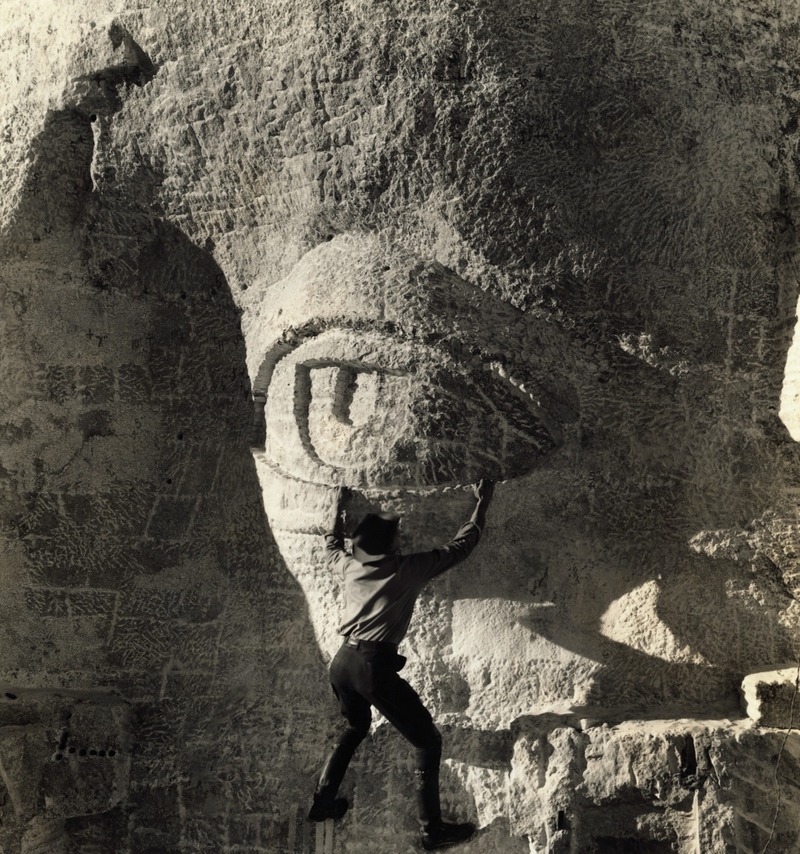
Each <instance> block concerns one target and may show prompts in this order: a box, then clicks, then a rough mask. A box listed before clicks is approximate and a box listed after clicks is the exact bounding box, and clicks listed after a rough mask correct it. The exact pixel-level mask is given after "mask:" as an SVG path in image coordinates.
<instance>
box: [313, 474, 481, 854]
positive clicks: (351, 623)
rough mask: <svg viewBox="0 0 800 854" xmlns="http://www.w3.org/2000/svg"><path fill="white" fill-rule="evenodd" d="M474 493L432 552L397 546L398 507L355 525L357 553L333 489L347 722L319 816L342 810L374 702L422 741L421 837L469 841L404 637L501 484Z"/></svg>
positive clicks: (325, 780)
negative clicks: (418, 605)
mask: <svg viewBox="0 0 800 854" xmlns="http://www.w3.org/2000/svg"><path fill="white" fill-rule="evenodd" d="M473 492H474V494H475V498H476V499H477V504H476V506H475V510H474V511H473V513H472V517H471V518H470V520H469V521H468V522H467V523H466V524H465V525H463V526H462V527H461V528H460V529H459V531H458V533H457V534H456V535H455V537H454V538H453V539H452V540H451V541H450V542H449V543H447V544H446V545H443V546H440V547H439V548H437V549H433V550H432V551H429V552H421V553H419V554H412V555H402V554H401V553H400V552H399V551H398V542H397V541H398V523H399V521H400V517H399V516H397V515H394V514H391V513H378V514H373V513H370V514H369V515H367V516H366V517H365V518H364V519H363V520H362V521H361V522H360V523H359V525H358V527H357V528H356V530H355V532H354V533H353V541H352V542H353V554H352V555H350V554H348V553H347V552H346V551H345V549H344V530H343V518H342V511H343V509H344V507H345V505H346V503H347V500H348V498H349V491H348V490H346V489H343V488H340V489H339V490H337V493H336V510H335V512H336V517H335V520H334V523H333V526H332V531H331V532H330V533H328V534H326V536H325V541H326V548H327V552H328V560H329V563H330V564H331V566H332V567H333V568H335V569H336V570H337V571H338V573H339V574H340V576H341V578H342V579H343V581H344V614H343V622H342V625H341V628H340V630H339V631H340V634H343V635H344V636H345V642H344V644H343V645H342V647H341V648H340V649H339V652H338V653H337V654H336V656H335V658H334V659H333V661H332V662H331V668H330V679H331V685H332V686H333V692H334V694H335V695H336V698H337V699H338V701H339V705H340V708H341V712H342V715H343V716H344V718H345V720H346V721H347V728H346V729H345V731H344V733H343V734H342V736H341V738H340V739H339V742H338V744H337V745H336V747H335V748H334V750H333V753H331V755H330V756H329V758H328V761H327V762H326V763H325V767H324V768H323V770H322V773H321V775H320V780H319V784H318V785H317V790H316V792H315V794H314V804H313V806H312V807H311V811H310V812H309V816H308V817H309V819H311V820H312V821H325V819H328V818H333V819H338V818H341V817H342V816H343V815H344V814H345V812H346V811H347V807H348V804H347V801H346V800H345V799H344V798H337V797H336V793H337V792H338V790H339V785H340V784H341V782H342V778H343V777H344V774H345V771H346V770H347V766H348V764H349V762H350V759H351V758H352V756H353V753H354V752H355V750H356V748H357V747H358V745H359V744H361V742H362V741H363V740H364V738H365V737H366V735H367V733H368V732H369V726H370V722H371V719H372V716H371V712H370V707H371V706H374V707H375V708H376V709H377V710H378V711H379V712H380V713H381V714H382V715H383V716H384V717H385V718H386V719H387V720H388V721H389V722H390V723H391V724H393V725H394V726H395V727H396V728H397V729H398V730H399V732H400V733H402V735H404V736H405V737H406V738H407V739H408V740H409V741H410V742H411V744H413V745H414V747H415V748H416V772H415V773H416V776H417V811H418V815H419V821H420V828H421V840H422V847H423V848H424V849H425V850H427V851H431V850H433V849H434V848H440V847H442V846H445V845H452V844H454V843H456V842H463V841H464V840H466V839H469V837H470V836H472V834H473V833H474V832H475V825H474V824H471V823H469V822H467V823H464V824H449V823H446V822H444V821H442V818H441V810H440V807H439V762H440V759H441V755H442V738H441V735H440V734H439V731H438V730H437V729H436V727H435V726H434V723H433V718H432V717H431V714H430V712H429V711H428V710H427V709H426V708H425V706H424V705H423V704H422V701H421V700H420V698H419V696H418V695H417V693H416V691H414V689H413V688H412V687H411V686H410V685H409V684H408V682H406V681H405V680H404V679H401V678H400V676H399V675H398V671H399V670H401V669H402V667H403V665H404V664H405V661H406V660H405V658H404V657H403V656H401V655H398V653H397V647H398V644H399V643H400V641H402V639H403V637H404V636H405V634H406V631H407V630H408V625H409V623H410V622H411V615H412V613H413V610H414V604H415V602H416V600H417V597H418V596H419V593H420V591H421V589H422V588H423V586H424V585H425V584H426V583H427V582H428V581H430V579H432V578H434V577H436V576H437V575H440V574H441V573H443V572H445V571H446V570H448V569H450V568H451V567H452V566H455V565H456V564H457V563H460V562H461V561H462V560H464V559H465V558H466V557H467V556H468V555H469V554H470V552H471V551H472V550H473V549H474V548H475V546H476V545H477V543H478V540H479V539H480V536H481V532H482V530H483V527H484V524H485V520H486V510H487V508H488V506H489V502H490V501H491V499H492V495H493V493H494V484H493V483H492V481H489V480H482V481H481V482H480V483H478V484H476V485H474V486H473Z"/></svg>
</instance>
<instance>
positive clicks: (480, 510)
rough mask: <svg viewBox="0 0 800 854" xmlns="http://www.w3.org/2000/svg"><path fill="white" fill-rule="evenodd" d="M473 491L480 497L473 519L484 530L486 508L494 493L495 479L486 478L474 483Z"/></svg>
mask: <svg viewBox="0 0 800 854" xmlns="http://www.w3.org/2000/svg"><path fill="white" fill-rule="evenodd" d="M472 493H473V495H474V496H475V497H476V498H477V499H478V503H477V504H476V505H475V510H474V511H473V512H472V521H473V522H474V523H475V524H476V525H477V526H478V527H479V528H480V529H481V531H483V528H484V526H485V525H486V509H487V508H488V507H489V502H490V501H491V500H492V496H493V495H494V481H493V480H487V479H486V478H484V479H483V480H481V481H479V482H478V483H473V484H472Z"/></svg>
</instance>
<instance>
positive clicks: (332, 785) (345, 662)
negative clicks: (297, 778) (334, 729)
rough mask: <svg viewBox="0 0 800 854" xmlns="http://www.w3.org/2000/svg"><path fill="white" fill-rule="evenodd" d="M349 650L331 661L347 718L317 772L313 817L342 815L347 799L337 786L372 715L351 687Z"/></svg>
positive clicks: (333, 684) (333, 679) (334, 684)
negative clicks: (336, 740)
mask: <svg viewBox="0 0 800 854" xmlns="http://www.w3.org/2000/svg"><path fill="white" fill-rule="evenodd" d="M350 658H351V654H350V653H349V651H348V650H346V649H345V650H340V653H339V654H337V655H336V657H335V658H334V660H333V662H332V663H331V671H330V678H331V687H332V688H333V693H334V694H335V695H336V699H337V700H338V701H339V709H340V711H341V713H342V716H343V717H344V718H345V720H346V721H347V727H346V728H345V730H344V732H343V733H342V734H341V736H340V737H339V740H338V742H337V743H336V746H335V747H334V749H333V752H332V753H331V754H330V756H329V757H328V759H327V760H326V762H325V765H324V766H323V768H322V772H321V773H320V777H319V783H318V784H317V789H316V792H315V793H314V805H313V806H312V807H311V811H310V812H309V814H308V817H309V818H310V819H311V820H312V821H324V820H325V819H327V818H341V817H342V816H343V815H344V813H345V811H346V810H347V801H346V800H345V799H344V798H337V797H336V794H337V792H338V791H339V786H340V785H341V783H342V780H343V779H344V775H345V772H346V771H347V766H348V765H349V764H350V760H351V759H352V758H353V754H354V753H355V751H356V748H357V747H358V745H359V744H361V742H362V741H363V740H364V739H365V738H366V736H367V733H368V732H369V725H370V722H371V719H372V715H371V713H370V708H369V703H368V702H367V701H366V700H365V699H364V698H363V697H361V696H360V695H359V694H358V693H357V692H356V691H354V690H353V688H352V674H351V670H352V663H353V662H351V661H350Z"/></svg>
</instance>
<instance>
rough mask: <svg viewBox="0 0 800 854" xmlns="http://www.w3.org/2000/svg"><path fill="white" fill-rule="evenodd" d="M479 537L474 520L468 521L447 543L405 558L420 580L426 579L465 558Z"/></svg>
mask: <svg viewBox="0 0 800 854" xmlns="http://www.w3.org/2000/svg"><path fill="white" fill-rule="evenodd" d="M480 538H481V529H480V528H479V527H478V525H477V524H476V523H475V522H472V521H469V522H467V523H466V524H465V525H462V526H461V527H460V528H459V529H458V533H457V534H456V535H455V537H453V539H452V540H450V542H449V543H445V544H444V545H443V546H439V547H438V548H435V549H432V550H431V551H429V552H420V553H419V554H413V555H408V557H407V560H408V561H409V563H410V565H411V566H412V567H413V570H412V571H413V572H414V573H415V574H417V573H419V575H420V576H421V579H420V580H422V581H427V580H428V579H431V578H435V577H436V576H437V575H441V574H442V573H443V572H447V570H448V569H451V568H452V567H454V566H455V565H456V564H458V563H461V561H463V560H466V558H468V557H469V555H470V553H471V552H472V550H473V549H474V548H475V546H477V545H478V541H479V540H480Z"/></svg>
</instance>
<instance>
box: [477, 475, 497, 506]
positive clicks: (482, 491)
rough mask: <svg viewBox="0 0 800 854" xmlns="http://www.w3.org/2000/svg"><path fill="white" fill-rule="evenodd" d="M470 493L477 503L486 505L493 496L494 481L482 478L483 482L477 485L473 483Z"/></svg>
mask: <svg viewBox="0 0 800 854" xmlns="http://www.w3.org/2000/svg"><path fill="white" fill-rule="evenodd" d="M472 493H473V495H474V496H475V497H476V498H477V499H478V501H482V502H484V503H485V504H488V503H489V502H490V501H491V500H492V496H493V495H494V481H493V480H488V479H487V478H484V479H483V480H480V481H478V483H473V484H472Z"/></svg>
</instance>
